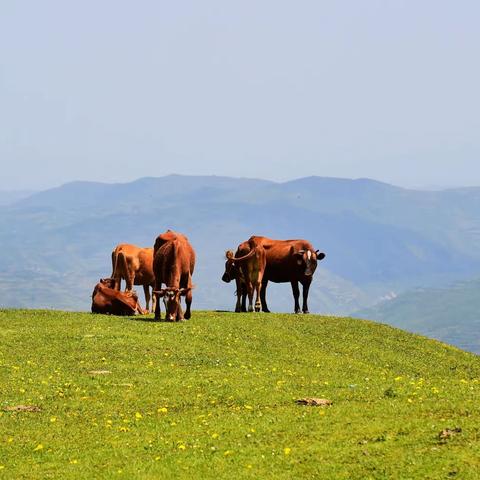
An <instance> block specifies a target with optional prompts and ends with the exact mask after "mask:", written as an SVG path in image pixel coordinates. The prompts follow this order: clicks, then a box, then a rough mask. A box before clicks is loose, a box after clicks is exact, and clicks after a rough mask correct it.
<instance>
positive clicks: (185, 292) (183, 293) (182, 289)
mask: <svg viewBox="0 0 480 480" xmlns="http://www.w3.org/2000/svg"><path fill="white" fill-rule="evenodd" d="M191 289H192V287H187V288H181V289H180V295H182V296H185V295H186V294H187V293H188V292H189V291H190V290H191Z"/></svg>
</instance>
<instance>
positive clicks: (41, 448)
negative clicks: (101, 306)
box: [33, 443, 43, 452]
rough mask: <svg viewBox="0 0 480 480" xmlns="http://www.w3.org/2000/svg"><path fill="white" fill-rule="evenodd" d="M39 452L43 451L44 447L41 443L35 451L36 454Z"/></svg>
mask: <svg viewBox="0 0 480 480" xmlns="http://www.w3.org/2000/svg"><path fill="white" fill-rule="evenodd" d="M39 450H43V445H42V444H41V443H39V444H38V445H37V446H36V447H35V448H34V449H33V451H34V452H38V451H39Z"/></svg>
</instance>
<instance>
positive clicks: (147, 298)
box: [143, 285, 150, 313]
mask: <svg viewBox="0 0 480 480" xmlns="http://www.w3.org/2000/svg"><path fill="white" fill-rule="evenodd" d="M143 293H144V294H145V309H146V310H147V312H148V313H150V285H143Z"/></svg>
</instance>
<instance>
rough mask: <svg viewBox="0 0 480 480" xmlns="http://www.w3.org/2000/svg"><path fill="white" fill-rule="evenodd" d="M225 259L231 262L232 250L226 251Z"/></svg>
mask: <svg viewBox="0 0 480 480" xmlns="http://www.w3.org/2000/svg"><path fill="white" fill-rule="evenodd" d="M225 257H226V259H227V260H231V259H232V258H233V257H234V254H233V251H232V250H227V251H226V252H225Z"/></svg>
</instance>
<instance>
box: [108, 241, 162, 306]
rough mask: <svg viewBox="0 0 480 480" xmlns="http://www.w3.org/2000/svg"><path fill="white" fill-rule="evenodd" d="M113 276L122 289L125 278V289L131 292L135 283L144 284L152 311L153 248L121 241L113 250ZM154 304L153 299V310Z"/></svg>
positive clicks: (117, 285)
mask: <svg viewBox="0 0 480 480" xmlns="http://www.w3.org/2000/svg"><path fill="white" fill-rule="evenodd" d="M112 278H113V279H114V280H115V288H116V289H117V290H120V289H121V282H122V279H125V283H126V286H125V291H126V292H129V291H131V290H132V289H133V286H134V285H142V286H143V291H144V293H145V306H146V309H147V312H148V311H150V287H151V288H153V285H154V283H155V277H154V275H153V248H141V247H137V246H136V245H131V244H129V243H120V244H119V245H117V246H116V247H115V249H114V250H113V252H112ZM153 310H154V305H153V301H152V311H153Z"/></svg>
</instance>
